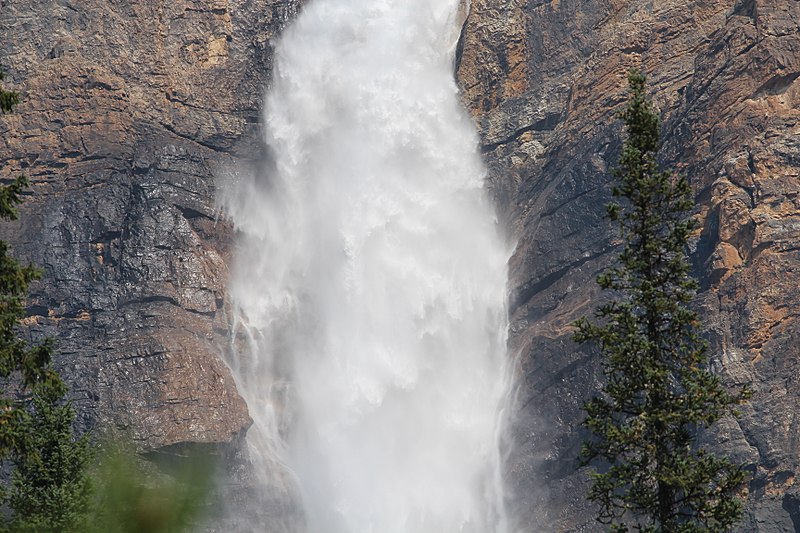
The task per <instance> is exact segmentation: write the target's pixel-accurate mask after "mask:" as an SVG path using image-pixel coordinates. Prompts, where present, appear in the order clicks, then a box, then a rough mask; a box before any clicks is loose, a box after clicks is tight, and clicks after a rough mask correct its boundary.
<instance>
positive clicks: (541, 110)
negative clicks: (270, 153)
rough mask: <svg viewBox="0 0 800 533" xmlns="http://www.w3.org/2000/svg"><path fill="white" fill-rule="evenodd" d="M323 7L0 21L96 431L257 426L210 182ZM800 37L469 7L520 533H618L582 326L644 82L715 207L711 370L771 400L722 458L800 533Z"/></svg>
mask: <svg viewBox="0 0 800 533" xmlns="http://www.w3.org/2000/svg"><path fill="white" fill-rule="evenodd" d="M300 3H301V2H300V0H173V1H171V2H164V1H161V0H159V1H148V2H117V1H112V2H100V1H99V0H80V1H77V0H24V1H23V0H2V1H0V29H1V30H2V32H0V34H2V35H3V38H2V40H0V62H2V63H3V64H4V65H5V66H6V67H7V70H8V73H9V75H10V81H11V86H12V87H13V88H16V89H17V90H20V91H21V92H22V95H23V103H22V104H21V105H20V106H19V107H18V109H17V113H15V114H14V115H9V116H3V117H0V175H12V174H16V173H19V172H24V173H26V174H28V175H29V176H30V177H31V179H32V181H33V187H32V190H31V195H30V198H29V199H28V201H27V202H26V204H25V206H24V208H23V212H22V216H21V218H20V222H19V223H17V224H11V225H8V226H5V227H4V228H3V230H2V233H3V236H4V237H5V238H9V239H10V240H11V241H12V242H13V243H14V246H15V250H16V252H17V253H18V254H19V255H21V256H22V257H24V258H26V259H29V260H31V261H33V262H34V263H36V264H38V265H41V266H42V267H43V268H44V270H45V277H44V279H43V281H42V283H40V284H39V285H37V286H36V288H35V292H34V294H33V298H32V300H31V307H30V310H29V311H30V316H29V317H28V318H27V319H26V324H27V326H28V328H29V331H30V334H31V336H33V337H36V338H38V337H41V336H43V335H51V336H55V337H57V338H58V357H57V364H58V366H59V367H60V368H61V369H62V370H63V371H64V373H65V374H66V376H67V377H68V379H69V380H70V381H71V382H72V383H73V384H74V390H73V395H74V397H75V405H76V406H77V407H78V408H79V410H80V415H81V423H82V425H83V427H84V428H87V427H95V426H106V427H107V426H112V427H117V428H121V429H123V430H125V431H127V432H129V433H130V434H131V435H132V436H133V437H134V438H135V439H136V440H137V441H138V442H139V444H140V445H141V447H142V448H143V449H148V450H169V449H171V447H172V446H173V445H176V444H180V443H185V442H207V443H226V442H230V441H232V440H235V438H236V436H237V435H239V434H241V432H242V431H243V430H244V429H245V428H246V427H247V426H248V424H249V418H248V415H247V410H246V407H245V405H244V404H243V402H242V401H241V399H240V398H239V396H238V395H237V394H236V390H235V384H234V383H233V380H232V378H231V376H230V374H229V372H228V370H227V368H226V367H225V365H224V364H223V363H222V360H221V359H220V353H221V352H222V351H223V348H224V345H225V343H226V342H228V340H227V329H228V318H227V316H226V298H225V281H226V277H227V271H226V263H227V261H228V260H229V255H230V243H231V240H232V234H231V229H230V227H229V226H228V225H227V224H225V223H224V222H223V221H218V220H217V219H216V217H215V213H214V208H213V206H214V200H213V195H214V190H213V179H212V176H213V174H214V172H215V171H217V170H218V169H220V168H225V167H228V166H229V165H231V164H232V163H233V162H234V161H235V160H240V161H241V160H242V159H247V158H248V157H251V156H252V154H254V153H257V152H258V150H259V145H258V141H257V134H258V121H259V108H260V100H261V95H262V91H263V87H264V85H265V82H266V81H267V79H268V78H269V75H270V71H271V54H272V49H271V41H272V40H273V39H274V37H275V36H276V35H277V33H278V32H279V31H280V29H281V28H282V27H283V26H284V25H285V24H286V22H287V21H288V20H290V19H291V18H292V17H293V16H294V15H295V14H296V10H297V8H298V4H300ZM798 24H800V4H798V3H797V2H795V1H794V0H736V1H735V0H728V1H724V2H722V1H717V0H688V1H687V0H680V1H679V0H664V1H662V2H656V3H646V2H645V3H643V2H634V1H627V0H551V1H544V0H473V1H472V4H471V6H470V12H469V16H468V19H467V21H466V24H465V26H464V30H463V35H462V40H461V45H460V47H459V57H458V64H457V75H458V77H459V80H460V83H461V85H462V88H463V97H464V101H465V103H466V105H467V107H468V108H469V110H470V111H471V112H472V114H473V116H474V117H475V120H476V123H477V124H478V126H479V129H480V131H481V135H482V143H483V145H482V149H483V152H484V153H485V156H486V160H487V165H488V168H489V177H490V186H491V189H492V192H493V194H494V195H495V197H496V199H497V202H498V205H499V207H500V211H501V215H502V220H503V222H504V224H506V226H507V228H508V229H509V235H510V238H512V239H514V240H516V241H517V243H518V246H517V249H516V252H515V254H514V257H513V259H512V262H511V265H510V266H511V278H512V282H511V288H510V290H511V311H512V326H511V339H510V343H511V348H512V352H513V354H514V355H515V356H516V357H517V362H518V385H519V391H518V397H517V408H516V419H515V424H514V426H513V428H512V429H513V447H512V452H511V457H510V460H509V464H508V479H509V481H510V485H511V489H512V490H511V492H512V493H513V494H514V501H513V507H514V511H515V513H514V514H515V516H516V517H517V521H518V525H519V526H520V527H521V528H522V529H523V530H526V531H542V530H543V529H542V528H543V526H542V525H543V524H547V527H546V530H547V531H580V530H593V529H595V526H594V523H593V521H592V519H591V515H590V512H589V509H588V508H587V506H586V503H585V501H584V499H583V494H584V490H585V476H584V473H583V472H579V471H577V465H576V461H575V457H576V454H577V446H578V444H579V442H580V440H581V438H582V435H581V433H580V430H579V428H578V425H577V424H578V422H579V421H580V419H581V418H582V413H581V404H582V401H583V400H584V399H585V398H586V397H587V395H588V394H589V391H591V390H592V389H594V388H595V387H597V384H598V379H599V375H598V368H597V361H596V359H595V358H594V357H593V356H592V355H591V354H590V353H588V352H584V351H580V350H578V349H577V348H576V347H575V346H574V345H573V344H572V343H571V342H570V332H571V328H570V323H571V322H572V320H573V319H575V318H576V317H578V316H580V315H583V314H585V313H588V312H590V310H591V309H592V308H593V307H594V306H595V305H596V303H597V301H598V297H599V295H598V293H597V290H596V288H595V285H594V282H593V278H594V276H595V275H596V274H597V273H598V272H599V271H600V270H601V269H602V268H603V267H604V266H606V265H608V264H609V262H610V261H611V260H612V259H613V256H614V247H615V241H614V238H615V236H614V235H613V233H611V232H610V230H609V228H608V225H607V224H606V223H605V221H604V220H603V212H604V209H603V205H604V203H605V202H606V201H607V200H608V186H607V185H608V169H609V167H610V166H613V164H614V162H615V161H616V158H617V156H618V153H619V149H620V146H621V139H620V125H619V124H618V123H617V122H616V121H615V119H614V112H615V110H616V109H618V108H619V106H620V105H622V103H623V102H624V99H625V92H624V91H625V76H626V71H627V70H628V69H629V68H631V67H638V68H642V69H643V70H645V71H646V72H648V73H649V75H650V82H651V88H652V94H653V97H654V100H655V102H656V103H657V105H658V106H659V107H660V108H661V110H662V111H663V117H664V126H663V133H664V151H663V162H664V163H665V164H667V165H672V166H676V167H677V168H679V169H680V170H681V171H682V172H684V173H686V174H687V175H688V176H689V178H690V180H691V182H692V184H693V186H694V189H695V191H696V196H697V200H698V209H697V216H698V219H699V221H700V222H701V227H702V230H701V231H700V232H699V233H698V235H697V239H696V244H695V248H694V250H693V259H694V261H695V263H696V272H697V274H698V276H699V277H700V279H701V280H702V284H703V290H702V292H701V294H700V297H699V303H698V305H699V306H700V308H701V311H702V313H703V317H704V319H705V322H706V324H707V326H708V330H709V333H708V336H709V340H710V341H711V346H712V353H713V354H714V357H713V363H714V365H715V368H717V369H718V370H719V371H720V372H722V373H723V374H724V375H725V376H726V379H727V380H728V381H729V382H730V383H731V384H735V383H742V382H752V383H753V386H754V389H755V392H756V394H755V397H754V398H753V401H752V402H751V404H750V405H748V406H747V407H746V409H745V413H744V416H743V418H742V419H741V421H740V422H739V423H737V422H734V421H726V422H725V423H723V424H721V427H720V428H719V429H718V431H717V432H715V433H714V435H713V436H711V437H710V438H712V439H714V440H715V441H716V442H717V444H718V445H719V446H720V447H721V448H724V449H725V450H727V451H729V452H731V453H733V454H734V455H735V456H736V457H737V458H739V459H741V460H743V461H745V462H747V463H748V464H749V465H750V468H751V470H752V472H753V479H752V481H751V482H750V484H749V487H748V497H749V500H750V503H749V516H748V522H747V523H746V524H745V526H744V530H746V531H758V532H777V531H792V530H795V529H800V493H798V490H797V487H796V486H795V477H796V473H797V472H798V468H800V465H799V464H798V461H799V460H798V446H799V445H798V441H799V438H800V422H798V421H797V420H796V417H795V413H796V412H798V411H799V410H798V408H799V407H800V406H799V405H798V403H800V400H799V399H798V398H800V385H798V383H797V380H796V379H795V373H796V372H797V371H798V369H797V365H798V355H800V353H798V348H797V344H796V339H798V338H800V320H798V311H797V310H798V309H799V308H800V307H799V306H798V299H800V296H798V293H797V289H796V288H797V286H798V284H800V255H798V250H800V246H798V244H797V243H798V239H799V238H800V214H798V213H799V212H800V204H799V202H800V200H798V193H800V177H799V175H800V170H798V169H799V168H800V141H798V140H797V138H798V137H797V133H800V125H798V114H799V113H800V112H798V102H799V101H800V82H797V81H796V80H797V78H798V77H800V28H798ZM793 341H794V342H793Z"/></svg>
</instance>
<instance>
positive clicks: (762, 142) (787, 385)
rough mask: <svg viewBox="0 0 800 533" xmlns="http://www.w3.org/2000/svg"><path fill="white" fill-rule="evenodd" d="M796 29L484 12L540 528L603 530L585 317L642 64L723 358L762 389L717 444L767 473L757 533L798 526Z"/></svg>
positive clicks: (565, 9)
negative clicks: (577, 335)
mask: <svg viewBox="0 0 800 533" xmlns="http://www.w3.org/2000/svg"><path fill="white" fill-rule="evenodd" d="M799 24H800V4H798V3H797V2H794V1H792V0H777V1H761V0H745V1H736V2H734V1H716V0H697V1H694V0H690V1H688V2H686V1H671V0H667V1H664V2H656V3H647V2H633V1H625V0H590V1H573V0H551V1H543V0H504V1H497V0H475V1H473V3H472V7H471V12H470V15H469V18H468V20H467V23H466V25H465V27H464V30H463V35H462V45H461V47H460V50H461V54H460V57H459V60H458V65H457V69H458V71H457V73H458V77H459V80H460V83H461V85H462V89H463V95H464V101H465V103H466V105H467V106H468V108H469V109H470V110H471V112H472V114H473V116H474V117H475V120H476V122H477V124H478V126H479V129H480V131H481V135H482V143H483V151H484V153H485V154H486V159H487V164H488V167H489V179H490V184H491V188H492V190H493V192H494V194H495V197H496V199H497V201H498V204H499V206H500V208H501V213H502V216H503V219H504V221H505V222H506V223H507V224H508V228H509V232H510V238H512V239H515V240H516V242H517V243H518V244H517V248H516V252H515V253H514V256H513V258H512V260H511V264H510V269H511V286H510V303H511V313H512V323H511V332H510V346H511V349H512V353H513V354H514V355H515V357H517V362H518V374H517V378H518V385H519V390H518V396H517V406H516V411H517V412H516V422H515V424H514V426H513V428H512V429H513V446H512V451H511V458H510V461H509V465H508V468H509V470H508V479H509V481H510V484H511V492H512V494H513V495H514V496H513V506H514V510H515V513H514V514H515V516H516V517H517V519H518V521H519V525H520V526H521V527H522V528H523V530H526V531H536V530H540V526H541V524H542V523H544V524H551V525H552V526H551V527H549V528H548V531H581V530H595V529H596V526H595V525H594V524H593V523H592V521H591V516H590V513H588V512H587V511H588V509H587V506H586V504H585V502H584V501H583V497H584V494H585V475H584V473H583V472H579V471H577V464H576V459H575V458H576V456H577V452H578V446H579V443H580V441H581V439H582V438H583V435H582V434H581V432H580V429H579V427H578V425H577V424H578V422H579V421H580V420H581V419H582V412H581V405H582V402H583V401H584V399H586V398H587V395H588V394H589V393H590V391H591V390H592V389H594V388H595V387H597V382H598V379H599V375H598V368H597V361H596V358H595V357H593V356H592V354H591V353H589V351H588V350H584V351H581V350H579V349H578V348H577V347H576V346H575V345H573V344H572V343H571V341H570V333H571V327H570V323H571V322H572V321H573V320H574V319H575V318H577V317H579V316H581V315H583V314H587V313H589V312H590V311H591V310H592V309H593V308H594V306H595V305H596V304H597V301H598V296H599V295H598V294H597V289H596V287H595V285H594V281H593V280H594V277H595V276H596V274H597V273H598V272H599V271H600V270H602V268H603V267H605V266H606V265H607V264H609V262H610V261H611V260H612V259H613V257H614V252H615V245H616V244H617V243H616V242H615V237H616V236H615V235H614V234H613V232H611V231H609V225H608V224H607V223H606V222H605V221H604V220H603V215H604V204H605V203H606V202H607V201H608V199H609V187H608V179H609V178H608V169H609V167H611V166H613V165H614V164H615V161H616V160H617V157H618V154H619V150H620V148H621V138H620V133H621V125H620V124H619V121H617V120H615V117H614V113H615V111H616V110H618V109H619V108H620V106H621V105H622V104H623V102H624V100H625V88H626V79H625V78H626V73H627V71H628V69H630V68H632V67H636V68H639V69H642V70H643V71H645V72H647V73H648V74H649V80H650V87H651V90H652V96H653V99H654V102H655V103H656V105H657V106H658V107H659V108H660V110H661V112H662V113H663V127H662V131H663V141H664V149H663V152H662V156H663V157H662V159H663V161H662V162H663V163H664V164H665V165H669V166H673V167H675V168H677V169H678V170H679V171H680V172H682V173H684V174H685V175H687V176H688V178H689V179H690V181H691V183H692V186H693V188H694V191H695V194H696V199H697V204H698V207H697V212H696V215H697V217H698V220H699V222H700V226H701V228H702V229H701V231H700V232H698V235H697V237H696V243H695V246H694V249H693V250H692V252H693V253H692V258H693V261H694V262H695V266H696V271H695V272H696V275H697V276H698V277H699V279H700V280H701V283H702V291H701V293H700V294H699V298H698V300H699V301H698V306H699V309H700V311H701V316H702V318H703V320H704V322H705V325H706V327H707V330H708V339H709V341H710V343H711V353H712V354H713V355H712V363H713V365H714V368H715V369H717V370H719V371H720V372H721V373H722V374H723V375H724V376H725V378H726V380H727V382H729V383H730V384H738V383H744V382H752V384H753V388H754V390H755V396H754V398H753V400H752V402H751V403H750V404H749V405H747V406H746V407H745V409H744V415H743V417H742V418H741V420H740V421H739V422H738V423H737V422H735V421H732V420H726V421H723V423H722V424H720V427H719V428H717V431H716V432H714V434H713V435H710V436H709V439H711V440H712V441H713V442H714V443H715V445H717V446H719V447H720V448H721V449H723V450H725V451H727V452H728V453H731V454H733V455H734V456H735V457H736V458H738V459H740V460H742V461H744V462H746V463H747V464H748V468H749V469H750V470H751V471H752V474H753V475H752V480H751V481H750V483H749V486H748V490H747V494H748V498H749V502H748V517H747V521H746V523H745V524H744V526H743V530H745V531H759V532H762V531H763V532H766V531H769V532H772V531H794V530H800V507H799V504H800V498H799V497H798V490H797V486H796V485H795V476H796V473H797V472H798V467H799V466H800V465H799V464H798V449H797V442H798V437H800V427H799V426H798V422H797V420H796V416H795V413H796V412H797V410H798V399H797V397H798V394H797V393H798V383H797V380H796V379H795V373H796V371H797V365H798V355H799V352H798V348H797V344H796V339H797V338H799V337H798V333H799V329H798V328H800V320H798V309H800V305H799V304H800V295H798V293H797V290H796V287H797V284H798V282H799V281H800V255H799V254H798V242H799V241H798V237H800V233H799V232H800V210H798V207H800V204H798V192H800V181H799V180H798V174H800V166H799V165H800V143H798V141H797V134H798V132H800V124H798V117H799V116H800V113H799V112H798V98H800V83H796V80H797V78H798V77H800V31H798V29H799V28H798V25H799ZM793 340H795V342H793Z"/></svg>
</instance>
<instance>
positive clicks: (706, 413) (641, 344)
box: [575, 72, 748, 533]
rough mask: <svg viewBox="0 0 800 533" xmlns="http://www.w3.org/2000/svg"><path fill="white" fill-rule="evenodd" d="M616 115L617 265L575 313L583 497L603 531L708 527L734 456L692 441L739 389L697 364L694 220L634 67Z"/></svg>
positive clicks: (730, 503) (732, 513)
mask: <svg viewBox="0 0 800 533" xmlns="http://www.w3.org/2000/svg"><path fill="white" fill-rule="evenodd" d="M629 83H630V93H631V97H630V101H629V103H628V106H627V108H626V109H625V110H624V111H623V112H622V113H621V117H622V119H623V120H624V122H625V126H626V129H627V133H628V138H627V141H626V142H625V144H624V147H623V150H622V155H621V158H620V162H619V167H618V168H617V169H616V170H615V172H614V176H615V177H616V178H617V184H616V186H615V187H614V188H613V191H612V192H613V195H614V196H615V198H616V199H617V200H618V203H617V202H615V203H612V204H610V205H609V206H608V216H609V218H610V219H611V220H612V221H614V222H616V223H617V224H618V225H619V228H620V231H621V236H622V239H623V242H624V245H623V249H622V252H621V254H620V256H619V263H618V266H616V267H614V268H610V269H609V270H607V271H606V272H604V273H603V274H601V275H600V276H599V277H598V279H597V282H598V284H599V285H600V286H601V287H602V288H603V289H606V290H611V291H614V295H615V298H614V299H613V300H612V301H610V302H609V303H606V304H604V305H601V306H600V307H599V308H598V309H597V311H596V316H597V318H598V319H599V321H597V322H593V321H590V320H587V319H586V318H585V317H584V318H583V319H581V320H579V321H577V323H576V325H577V332H576V334H575V340H576V341H577V342H581V343H584V342H590V343H593V344H595V345H596V346H598V347H599V349H600V351H601V353H602V357H603V369H604V374H605V377H606V384H605V386H604V388H603V390H602V393H601V394H600V395H599V396H598V397H595V398H593V399H592V400H590V401H589V402H587V403H586V405H585V409H586V413H587V417H586V420H585V422H584V424H585V425H586V427H587V428H588V429H589V430H590V431H591V432H592V433H593V438H592V439H591V440H589V441H588V442H586V443H584V446H583V450H582V454H581V455H582V461H583V463H584V464H588V463H595V464H596V465H597V468H598V470H597V471H596V472H595V473H594V474H593V484H592V487H591V489H590V491H589V495H588V498H589V499H590V500H591V501H592V502H594V503H596V504H598V505H599V508H600V509H599V514H598V520H599V521H600V522H602V523H603V524H607V525H608V526H610V530H611V531H617V532H625V531H642V532H668V533H673V532H682V533H689V532H692V533H699V532H709V533H710V532H719V531H726V530H728V529H729V528H730V527H731V526H732V525H733V524H734V523H736V521H738V519H739V518H740V515H741V512H742V509H741V503H740V502H739V500H738V499H737V498H736V495H735V492H736V491H737V489H738V488H739V487H740V486H741V484H742V482H743V481H744V479H745V475H744V472H743V471H742V468H741V466H740V465H736V464H733V463H732V462H731V461H730V460H728V459H727V458H720V457H716V456H714V455H712V454H710V453H708V452H707V451H705V450H703V449H698V447H697V445H696V442H695V440H696V434H697V430H698V429H699V428H706V427H708V426H710V425H711V424H713V423H714V422H715V421H717V420H719V419H720V418H721V417H722V416H725V415H726V414H728V413H731V412H734V411H733V406H734V405H735V404H738V403H740V402H742V401H744V400H745V399H746V398H747V397H748V392H747V390H742V391H740V392H738V393H737V394H731V393H729V392H728V391H727V390H726V389H725V388H724V387H723V385H722V383H721V382H720V379H719V377H717V376H716V375H714V374H712V373H711V372H710V371H709V370H708V369H707V368H706V366H707V345H706V343H705V342H704V341H703V340H702V339H701V337H700V335H699V333H698V328H699V326H700V324H699V320H698V317H697V315H696V314H695V313H694V312H693V311H692V310H691V309H690V308H689V303H690V302H691V300H692V297H693V295H694V293H695V291H696V289H697V284H696V282H695V280H694V279H692V277H691V276H690V273H689V262H688V259H687V256H686V248H687V241H688V239H689V237H690V234H691V232H692V230H693V229H694V225H693V221H692V220H691V219H690V218H689V217H688V211H689V209H691V207H692V202H691V199H690V193H691V191H690V188H689V184H688V183H687V181H686V179H685V178H683V177H680V176H676V175H675V174H674V173H672V172H663V171H660V170H659V169H658V165H657V163H656V151H657V149H658V143H659V119H658V116H657V115H656V113H655V112H653V110H652V108H651V106H650V103H649V102H648V100H647V98H646V96H645V77H644V76H643V75H642V74H640V73H638V72H631V74H630V75H629Z"/></svg>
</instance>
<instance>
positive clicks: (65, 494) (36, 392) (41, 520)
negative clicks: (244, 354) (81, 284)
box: [0, 75, 91, 532]
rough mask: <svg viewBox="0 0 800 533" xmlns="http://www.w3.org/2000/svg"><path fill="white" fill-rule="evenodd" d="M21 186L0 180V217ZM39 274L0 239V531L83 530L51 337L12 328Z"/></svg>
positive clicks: (5, 94)
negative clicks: (0, 385) (0, 513)
mask: <svg viewBox="0 0 800 533" xmlns="http://www.w3.org/2000/svg"><path fill="white" fill-rule="evenodd" d="M0 79H2V75H0ZM18 102H19V97H18V95H17V94H16V93H14V92H10V91H5V90H3V89H0V112H2V113H8V112H11V111H12V108H13V107H14V105H16V104H17V103H18ZM27 185H28V181H27V180H26V179H25V177H24V176H20V177H18V178H16V179H14V180H12V181H11V182H10V183H8V184H6V185H0V219H2V220H14V219H16V218H17V209H16V206H17V205H18V204H19V203H20V202H21V198H20V194H21V192H22V190H23V189H24V188H25V187H26V186H27ZM40 275H41V273H40V272H39V271H38V270H37V269H35V268H34V267H33V266H31V265H28V266H22V265H20V264H19V262H17V260H16V259H14V258H13V257H12V256H11V255H10V250H9V246H8V244H7V243H6V242H4V241H0V378H1V379H2V380H3V381H4V383H5V384H6V388H5V389H4V390H3V391H2V393H1V394H0V462H2V463H3V464H4V465H7V464H9V463H10V464H11V465H12V466H13V470H12V474H11V486H10V488H9V487H7V486H3V485H0V503H2V504H3V506H4V507H5V508H6V509H7V510H8V511H10V514H9V515H8V516H6V517H4V519H3V520H0V531H19V532H34V531H35V532H50V531H53V532H55V531H59V532H69V531H76V532H77V531H84V530H85V528H84V527H83V526H84V524H83V523H82V520H83V517H84V516H85V514H86V510H87V504H88V494H89V482H88V478H87V475H86V465H87V462H88V461H89V458H90V457H91V452H90V450H89V446H88V443H87V441H86V439H75V438H74V437H73V434H72V421H73V419H74V418H75V414H74V412H73V410H72V407H71V406H70V405H69V403H66V402H64V400H63V398H64V396H65V394H66V386H65V385H64V383H63V382H62V381H61V379H60V378H59V376H58V374H57V373H56V372H55V370H53V368H52V366H51V363H50V361H51V357H52V343H51V342H50V341H45V342H43V343H41V344H38V345H33V346H31V345H29V344H28V343H27V342H25V341H24V340H22V339H21V338H19V335H18V331H17V328H18V327H19V321H20V319H22V318H23V317H24V316H25V302H26V299H27V296H28V285H29V284H30V283H31V282H32V281H34V280H36V279H38V278H39V276H40ZM11 384H13V385H14V386H15V388H16V390H13V389H12V388H11V387H9V385H11ZM9 389H12V390H9Z"/></svg>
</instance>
